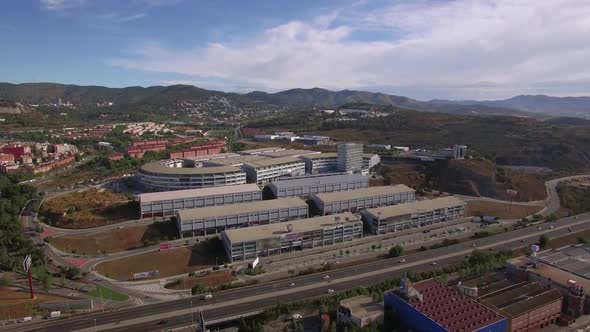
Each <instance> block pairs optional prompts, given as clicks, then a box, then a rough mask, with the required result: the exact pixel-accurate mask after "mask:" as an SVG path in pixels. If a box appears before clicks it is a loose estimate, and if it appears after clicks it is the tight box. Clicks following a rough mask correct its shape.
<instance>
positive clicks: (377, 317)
mask: <svg viewBox="0 0 590 332" xmlns="http://www.w3.org/2000/svg"><path fill="white" fill-rule="evenodd" d="M383 315H384V310H383V304H382V303H379V302H377V301H375V300H374V299H373V297H372V296H370V295H360V296H355V297H351V298H348V299H345V300H342V301H340V304H339V305H338V309H337V310H336V321H337V322H338V324H352V325H355V326H357V327H359V328H363V327H365V326H367V325H369V324H371V323H373V322H375V323H376V324H382V323H383Z"/></svg>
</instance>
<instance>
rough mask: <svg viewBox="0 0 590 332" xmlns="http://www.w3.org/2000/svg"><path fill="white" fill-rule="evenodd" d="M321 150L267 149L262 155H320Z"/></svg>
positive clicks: (277, 156)
mask: <svg viewBox="0 0 590 332" xmlns="http://www.w3.org/2000/svg"><path fill="white" fill-rule="evenodd" d="M319 154H321V152H319V151H312V150H294V149H286V150H282V151H266V152H262V153H261V154H260V155H262V156H265V157H270V158H282V157H301V156H307V155H319Z"/></svg>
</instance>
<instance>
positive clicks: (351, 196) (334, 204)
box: [312, 184, 416, 215]
mask: <svg viewBox="0 0 590 332" xmlns="http://www.w3.org/2000/svg"><path fill="white" fill-rule="evenodd" d="M415 199H416V195H415V191H414V189H412V188H410V187H408V186H406V185H403V184H398V185H395V186H380V187H369V188H366V189H359V190H353V191H341V192H333V193H324V194H317V195H313V196H312V200H313V203H314V205H315V207H316V208H317V209H318V210H319V212H320V213H321V214H322V215H327V214H333V213H340V212H346V211H350V212H353V213H354V212H357V211H358V210H361V209H368V208H373V207H378V206H386V205H393V204H400V203H406V202H413V201H414V200H415Z"/></svg>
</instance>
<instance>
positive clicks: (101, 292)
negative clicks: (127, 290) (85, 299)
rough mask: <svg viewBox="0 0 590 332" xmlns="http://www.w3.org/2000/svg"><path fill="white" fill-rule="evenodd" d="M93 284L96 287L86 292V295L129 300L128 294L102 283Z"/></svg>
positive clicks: (114, 299)
mask: <svg viewBox="0 0 590 332" xmlns="http://www.w3.org/2000/svg"><path fill="white" fill-rule="evenodd" d="M93 286H94V289H92V290H89V291H88V292H86V295H89V296H92V297H96V298H102V299H104V300H111V301H127V300H128V299H129V296H127V294H123V293H119V292H117V291H116V290H114V289H111V288H107V287H104V286H101V285H93Z"/></svg>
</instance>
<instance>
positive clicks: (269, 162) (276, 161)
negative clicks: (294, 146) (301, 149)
mask: <svg viewBox="0 0 590 332" xmlns="http://www.w3.org/2000/svg"><path fill="white" fill-rule="evenodd" d="M293 162H301V163H302V162H303V161H302V160H301V159H299V158H295V157H281V158H268V159H261V160H255V161H248V162H245V163H244V165H248V166H250V167H252V168H259V167H268V166H276V165H281V164H288V163H293Z"/></svg>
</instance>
